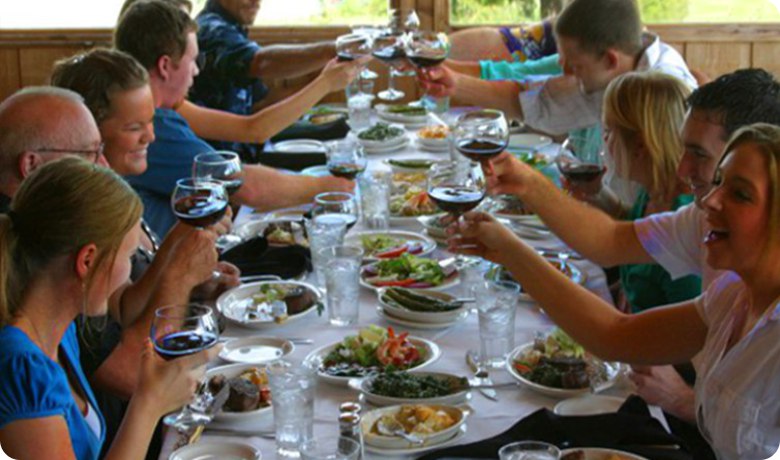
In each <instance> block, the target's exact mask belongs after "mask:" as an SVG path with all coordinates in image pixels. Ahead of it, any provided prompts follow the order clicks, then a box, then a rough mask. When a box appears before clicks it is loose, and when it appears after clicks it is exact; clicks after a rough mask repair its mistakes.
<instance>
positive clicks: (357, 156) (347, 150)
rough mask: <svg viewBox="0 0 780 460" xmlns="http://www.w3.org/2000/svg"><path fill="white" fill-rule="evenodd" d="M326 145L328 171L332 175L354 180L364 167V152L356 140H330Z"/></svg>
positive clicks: (365, 161)
mask: <svg viewBox="0 0 780 460" xmlns="http://www.w3.org/2000/svg"><path fill="white" fill-rule="evenodd" d="M326 147H327V156H328V163H327V166H328V171H329V172H330V173H331V174H332V175H334V176H336V177H343V178H345V179H349V180H355V178H356V177H357V176H358V175H359V174H360V173H362V172H363V171H364V170H365V169H366V163H367V160H366V154H365V152H364V151H363V146H361V145H360V144H358V143H357V142H354V141H352V140H348V139H345V140H340V141H332V142H328V143H327V145H326Z"/></svg>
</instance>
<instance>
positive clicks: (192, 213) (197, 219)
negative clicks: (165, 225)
mask: <svg viewBox="0 0 780 460" xmlns="http://www.w3.org/2000/svg"><path fill="white" fill-rule="evenodd" d="M171 207H172V209H173V213H174V214H175V215H176V217H178V218H179V220H180V221H182V222H184V223H185V224H188V225H192V226H194V227H196V228H198V229H201V230H203V229H205V228H207V227H210V226H212V225H214V224H216V223H217V222H219V221H220V220H221V219H222V217H224V216H225V213H226V212H227V208H228V197H227V192H226V191H225V186H224V185H222V182H219V181H215V180H206V179H197V178H186V179H179V180H178V181H176V187H175V188H174V189H173V195H172V196H171Z"/></svg>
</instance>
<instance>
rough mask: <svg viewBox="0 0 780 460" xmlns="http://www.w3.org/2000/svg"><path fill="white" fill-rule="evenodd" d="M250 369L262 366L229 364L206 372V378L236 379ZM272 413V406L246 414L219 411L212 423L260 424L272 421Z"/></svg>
mask: <svg viewBox="0 0 780 460" xmlns="http://www.w3.org/2000/svg"><path fill="white" fill-rule="evenodd" d="M251 368H260V369H262V368H263V366H262V365H257V364H229V365H227V366H219V367H215V368H212V369H209V370H208V371H207V372H206V378H207V379H210V378H211V377H213V376H215V375H219V374H222V375H224V376H225V377H227V378H232V377H237V376H239V375H240V374H241V373H242V372H244V371H245V370H247V369H251ZM273 415H274V411H273V406H270V405H269V406H268V407H261V408H260V409H256V410H252V411H247V412H224V411H219V412H218V413H217V415H215V416H214V423H217V424H221V425H232V424H242V423H262V422H266V423H267V422H268V421H270V420H272V419H273Z"/></svg>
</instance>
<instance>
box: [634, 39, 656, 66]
mask: <svg viewBox="0 0 780 460" xmlns="http://www.w3.org/2000/svg"><path fill="white" fill-rule="evenodd" d="M642 45H643V46H644V48H643V49H642V55H641V56H640V57H639V62H637V64H636V69H634V70H648V69H650V68H652V67H654V66H655V64H656V63H658V61H659V60H661V40H660V39H659V38H658V35H655V34H651V33H650V32H644V33H643V34H642Z"/></svg>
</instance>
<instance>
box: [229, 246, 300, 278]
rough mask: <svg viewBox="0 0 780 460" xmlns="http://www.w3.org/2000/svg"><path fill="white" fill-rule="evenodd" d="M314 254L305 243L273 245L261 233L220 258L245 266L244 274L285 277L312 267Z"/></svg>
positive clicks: (296, 274) (241, 266)
mask: <svg viewBox="0 0 780 460" xmlns="http://www.w3.org/2000/svg"><path fill="white" fill-rule="evenodd" d="M310 258H311V255H310V252H309V249H308V248H304V247H303V246H299V245H293V246H281V247H269V246H268V241H267V240H266V239H265V238H264V237H262V236H260V237H256V238H252V239H251V240H248V241H245V242H243V243H241V244H239V245H237V246H234V247H233V248H231V249H229V250H227V251H225V252H224V253H223V254H222V255H221V256H220V260H224V261H226V262H230V263H232V264H233V265H235V266H236V267H238V268H239V269H240V270H241V276H256V275H277V276H280V277H282V279H289V278H295V277H297V276H299V275H302V274H303V273H305V272H306V271H308V270H311V261H310Z"/></svg>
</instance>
